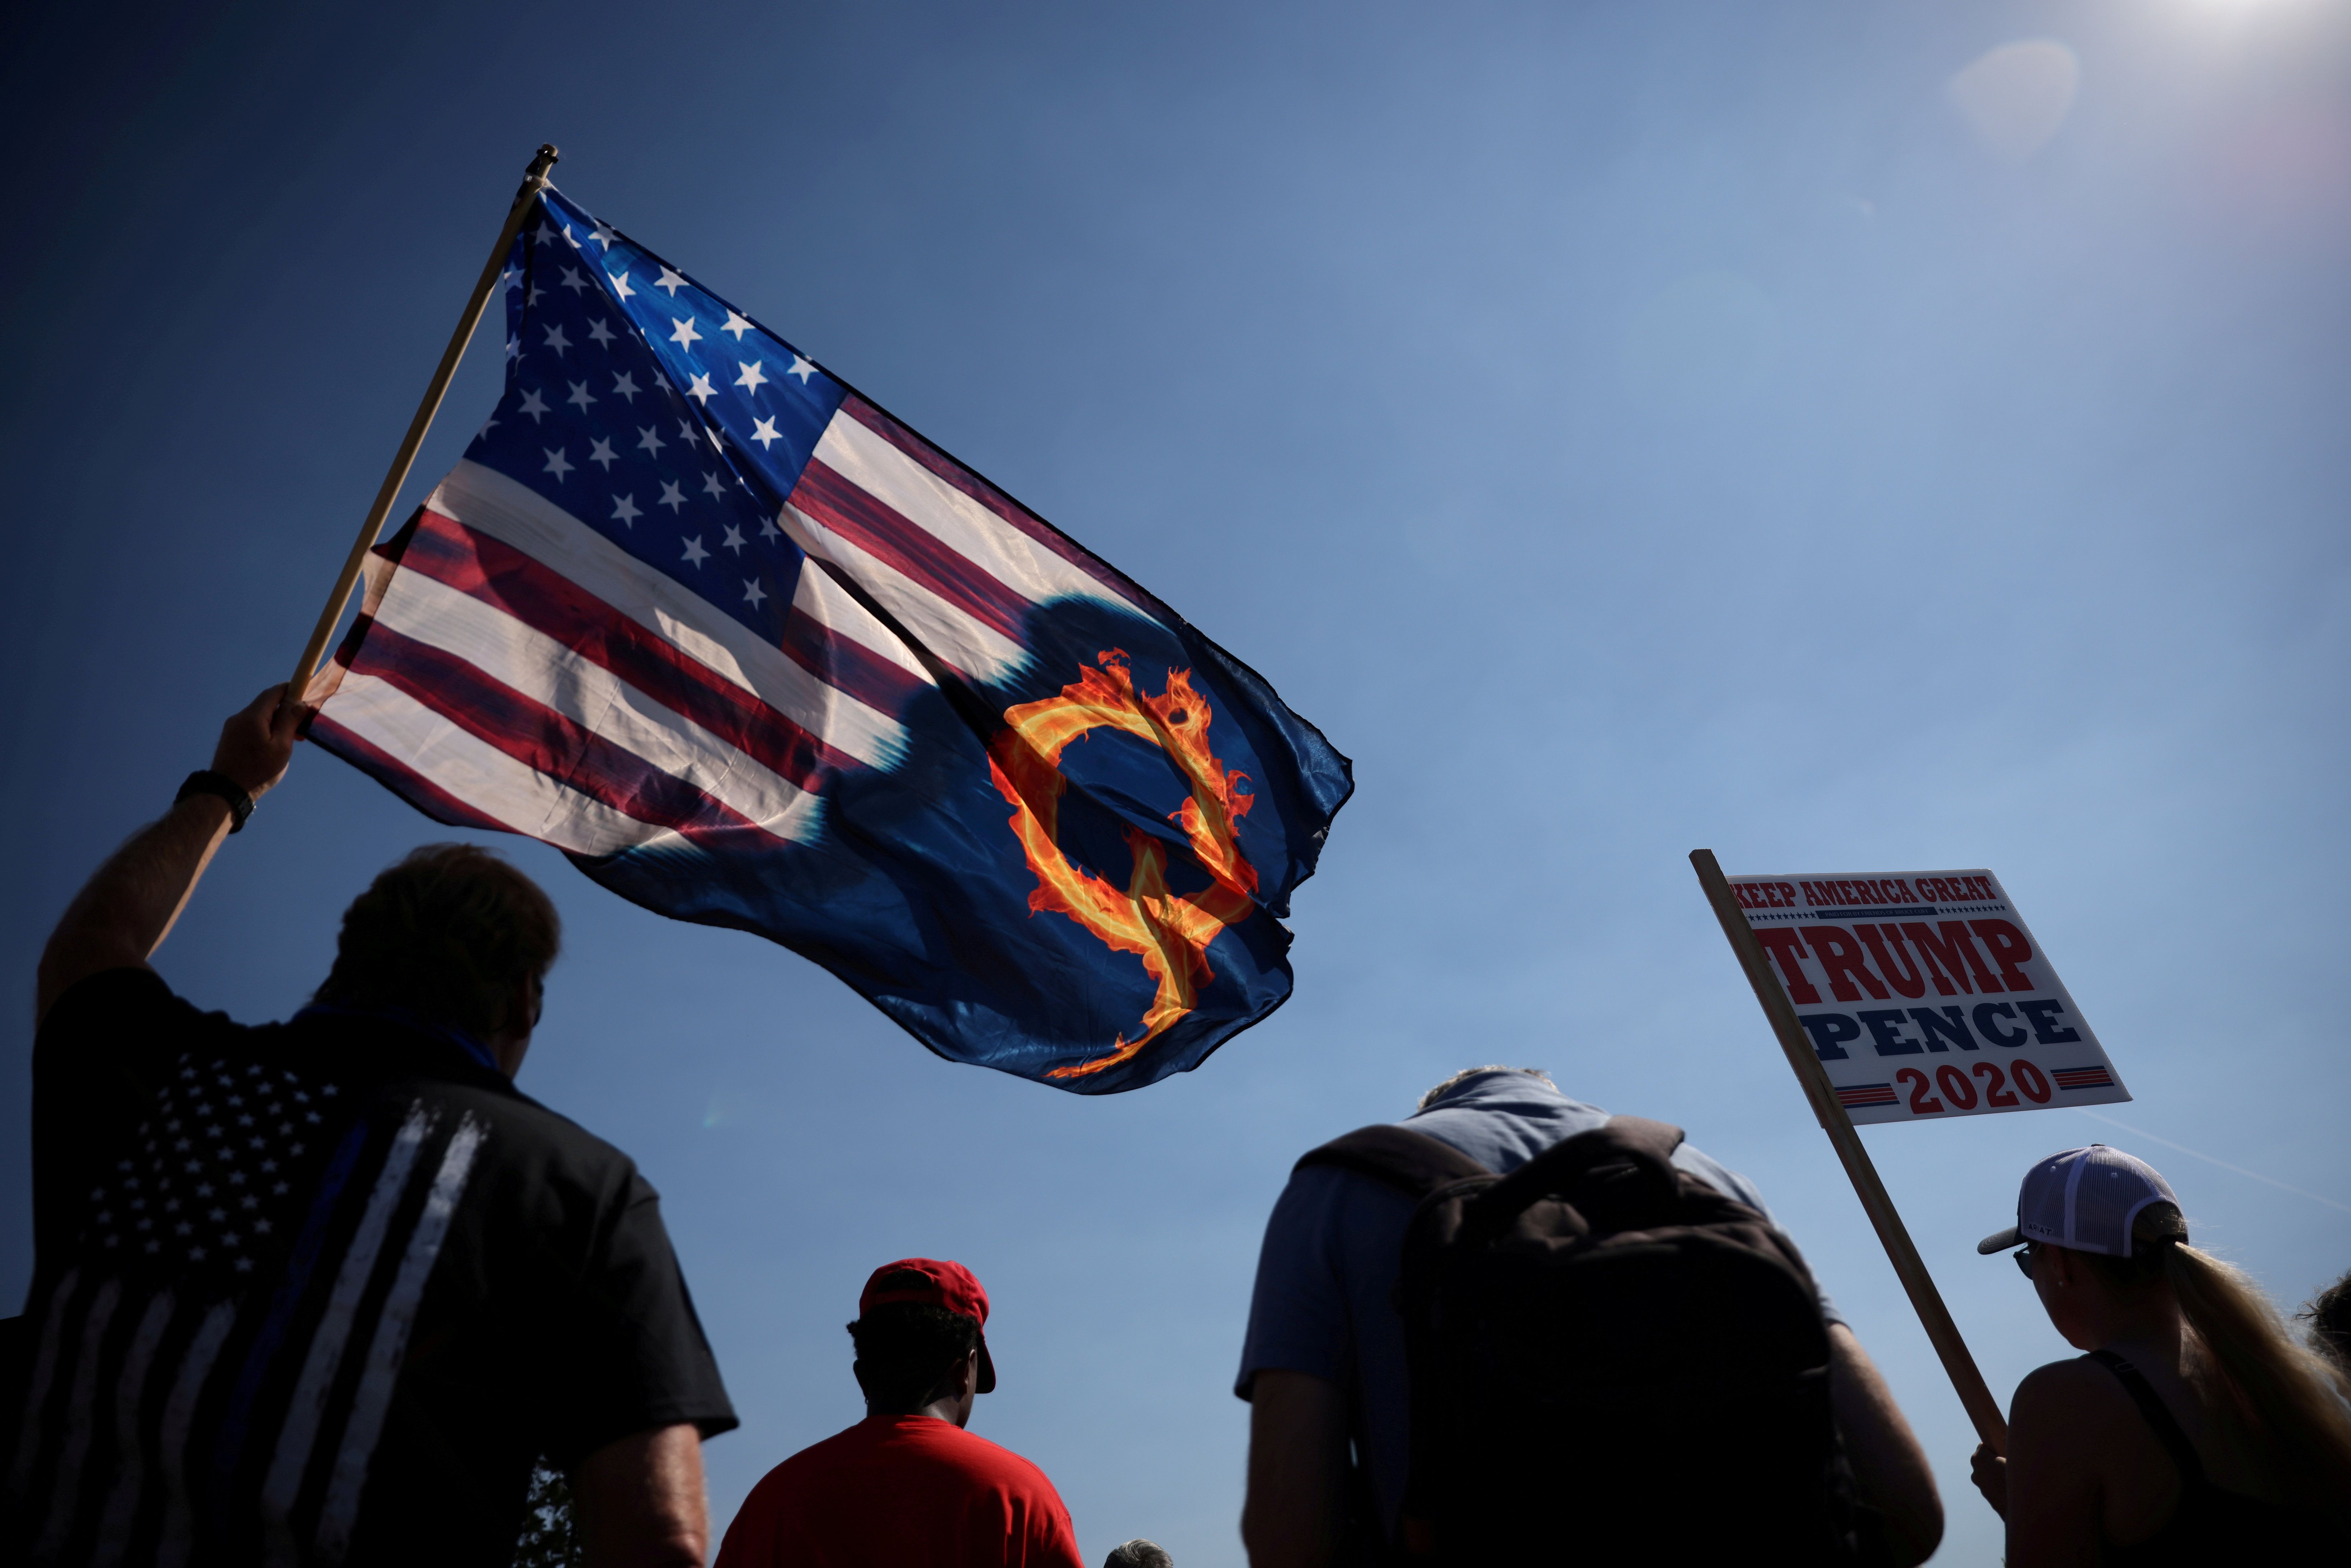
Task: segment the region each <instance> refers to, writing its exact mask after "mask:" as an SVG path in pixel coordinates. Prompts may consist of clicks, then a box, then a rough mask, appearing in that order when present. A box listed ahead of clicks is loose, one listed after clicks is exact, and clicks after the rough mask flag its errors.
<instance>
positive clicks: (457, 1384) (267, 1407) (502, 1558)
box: [0, 969, 736, 1563]
mask: <svg viewBox="0 0 2351 1568" xmlns="http://www.w3.org/2000/svg"><path fill="white" fill-rule="evenodd" d="M33 1081H34V1100H33V1107H34V1113H33V1123H34V1130H33V1203H34V1224H35V1247H36V1252H37V1265H36V1271H35V1276H34V1282H33V1291H32V1294H31V1297H30V1299H29V1301H28V1305H27V1309H26V1322H25V1325H24V1329H25V1356H26V1364H25V1368H24V1372H23V1378H24V1382H23V1396H24V1397H23V1407H22V1413H21V1416H18V1418H17V1419H16V1420H14V1421H12V1422H10V1423H9V1425H8V1427H7V1428H6V1429H5V1431H0V1441H5V1442H8V1443H9V1444H10V1446H11V1448H13V1452H12V1453H11V1455H10V1457H9V1459H8V1463H7V1472H6V1475H5V1495H6V1498H7V1515H6V1526H5V1528H6V1530H7V1531H8V1535H7V1537H6V1538H5V1540H0V1544H9V1543H11V1542H13V1546H12V1549H11V1550H10V1551H9V1552H0V1555H8V1556H12V1557H13V1558H14V1560H16V1561H30V1562H57V1563H85V1562H121V1563H206V1562H212V1561H235V1562H241V1563H337V1562H342V1563H421V1562H428V1561H429V1562H432V1563H506V1562H507V1561H509V1560H510V1559H511V1556H512V1553H513V1550H514V1542H515V1537H516V1533H517V1529H518V1527H519V1524H520V1521H521V1515H522V1506H523V1500H524V1497H525V1494H526V1490H527V1488H528V1479H529V1473H530V1469H531V1465H532V1462H533V1460H534V1459H535V1458H538V1456H540V1455H542V1454H543V1455H545V1456H547V1457H548V1458H549V1459H550V1460H551V1461H552V1462H553V1463H554V1464H556V1465H557V1466H558V1467H559V1468H562V1469H569V1468H570V1467H571V1466H573V1465H575V1464H577V1463H578V1461H579V1460H580V1459H581V1458H584V1457H585V1456H586V1455H588V1454H590V1453H591V1452H593V1451H594V1450H595V1449H597V1448H601V1447H602V1446H603V1445H605V1444H607V1443H609V1442H611V1441H613V1440H614V1439H616V1438H620V1437H627V1436H629V1435H631V1434H632V1433H636V1432H642V1431H644V1430H647V1429H648V1428H652V1427H664V1426H669V1425H672V1424H674V1423H677V1422H684V1421H691V1422H694V1423H695V1424H696V1425H697V1426H698V1427H700V1428H701V1429H702V1431H703V1433H704V1434H705V1436H707V1435H709V1434H712V1433H716V1432H721V1431H725V1430H726V1429H727V1428H729V1427H733V1426H734V1425H736V1421H735V1416H734V1412H733V1410H732V1409H731V1408H730V1407H729V1406H728V1404H727V1401H726V1390H725V1389H724V1387H722V1386H721V1385H720V1383H719V1379H718V1370H717V1367H716V1364H715V1363H714V1362H713V1360H712V1358H711V1354H710V1348H709V1345H708V1343H707V1342H706V1341H705V1339H704V1337H703V1333H702V1326H701V1324H700V1322H697V1321H696V1319H695V1313H694V1304H693V1301H691V1300H690V1299H689V1297H688V1296H687V1294H686V1289H685V1281H684V1279H683V1278H682V1277H681V1276H680V1274H679V1272H678V1268H677V1261H676V1259H675V1257H674V1255H673V1254H672V1252H671V1250H670V1245H669V1238H668V1236H667V1234H666V1233H665V1232H664V1229H663V1228H662V1222H661V1213H660V1207H659V1199H658V1198H657V1197H656V1196H655V1194H654V1192H653V1188H652V1187H651V1186H647V1185H646V1183H645V1181H644V1178H643V1177H642V1176H639V1175H638V1174H637V1171H636V1167H635V1166H633V1165H632V1164H631V1163H630V1161H629V1160H628V1158H627V1157H626V1156H625V1155H622V1154H621V1153H620V1152H619V1151H618V1150H616V1149H614V1148H612V1147H611V1145H607V1144H605V1143H603V1142H602V1141H601V1140H600V1139H597V1138H595V1137H592V1136H590V1134H587V1133H585V1132H583V1131H582V1130H580V1128H579V1127H577V1126H575V1125H573V1124H571V1123H570V1122H568V1121H566V1120H565V1119H564V1118H562V1117H561V1116H559V1115H557V1114H555V1113H553V1112H551V1111H549V1110H548V1109H547V1108H546V1107H544V1106H542V1105H540V1104H538V1103H537V1102H535V1101H533V1100H531V1099H530V1098H529V1097H528V1096H527V1095H524V1094H522V1093H520V1092H517V1090H516V1089H515V1087H514V1086H513V1084H512V1083H510V1082H507V1079H506V1077H505V1076H504V1075H503V1074H501V1073H499V1072H497V1071H493V1070H491V1069H488V1068H486V1067H483V1066H481V1065H480V1064H479V1063H478V1062H476V1061H473V1060H472V1059H471V1058H470V1057H469V1055H468V1054H467V1052H466V1051H465V1049H464V1048H463V1047H462V1046H461V1045H459V1044H458V1043H456V1042H455V1041H454V1040H449V1039H445V1038H442V1037H439V1036H437V1035H435V1034H434V1033H433V1032H431V1031H430V1030H424V1029H422V1028H418V1027H414V1026H412V1025H407V1024H403V1023H401V1022H396V1021H393V1020H391V1019H381V1018H371V1017H351V1016H348V1015H340V1016H335V1015H319V1014H308V1015H303V1016H300V1017H298V1018H296V1019H294V1020H293V1021H291V1022H289V1023H285V1024H265V1025H262V1026H260V1027H257V1028H246V1027H245V1026H242V1025H239V1024H235V1023H233V1022H231V1021H230V1020H229V1019H228V1018H227V1017H226V1016H225V1015H224V1014H221V1013H202V1012H199V1011H197V1010H196V1009H195V1008H193V1007H192V1006H191V1005H189V1004H188V1003H187V1002H185V1001H183V1000H182V999H180V998H178V997H175V996H173V995H172V992H171V989H170V988H168V987H166V986H165V985H164V984H163V982H162V980H161V979H160V978H158V977H156V976H155V975H154V974H152V972H150V971H148V970H146V969H116V970H110V971H109V972H107V973H104V974H100V975H95V976H92V977H89V978H88V979H85V980H83V981H82V982H80V983H79V984H78V985H76V986H75V987H73V988H71V989H70V990H68V992H66V994H65V995H64V996H63V997H61V998H58V999H57V1003H56V1005H55V1006H54V1007H53V1008H52V1009H50V1011H49V1014H48V1016H47V1019H45V1020H44V1021H43V1023H42V1026H41V1030H40V1033H39V1035H38V1037H37V1040H36V1041H35V1044H34V1055H33Z"/></svg>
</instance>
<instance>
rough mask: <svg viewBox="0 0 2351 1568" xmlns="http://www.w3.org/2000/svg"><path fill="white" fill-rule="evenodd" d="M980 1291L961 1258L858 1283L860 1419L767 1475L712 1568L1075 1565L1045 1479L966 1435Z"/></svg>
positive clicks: (902, 1266)
mask: <svg viewBox="0 0 2351 1568" xmlns="http://www.w3.org/2000/svg"><path fill="white" fill-rule="evenodd" d="M986 1326H987V1291H984V1290H982V1289H980V1286H979V1281H977V1280H976V1279H974V1278H973V1277H972V1273H971V1270H968V1269H967V1268H965V1267H964V1266H963V1265H962V1264H960V1263H943V1262H940V1261H938V1260H935V1259H931V1258H906V1259H902V1260H899V1261H897V1262H895V1263H885V1264H883V1266H882V1267H881V1268H879V1269H876V1270H874V1271H873V1277H872V1279H870V1280H868V1281H865V1291H864V1293H863V1294H862V1295H861V1296H859V1297H858V1299H857V1321H856V1322H853V1323H852V1324H850V1325H849V1334H850V1337H851V1338H852V1339H853V1340H854V1341H856V1343H857V1362H856V1364H855V1366H854V1368H853V1370H854V1371H855V1372H856V1374H857V1385H858V1386H859V1387H860V1388H862V1389H863V1390H864V1391H865V1419H864V1420H862V1421H860V1422H859V1423H857V1425H856V1426H854V1427H850V1428H849V1430H847V1431H845V1432H840V1433H836V1434H834V1435H833V1436H832V1437H827V1438H826V1439H825V1440H824V1441H823V1442H821V1443H819V1444H817V1445H816V1446H815V1447H813V1448H802V1449H801V1450H800V1451H799V1453H797V1454H794V1455H793V1456H792V1457H791V1458H789V1459H786V1460H785V1461H784V1462H783V1463H782V1464H780V1465H778V1466H777V1467H776V1468H775V1469H772V1470H769V1471H768V1473H767V1475H766V1477H765V1478H764V1479H761V1480H760V1482H759V1484H758V1486H756V1487H753V1488H752V1489H751V1495H750V1496H749V1497H747V1498H746V1499H744V1500H743V1507H742V1509H741V1511H739V1512H737V1514H736V1515H735V1522H734V1523H733V1524H730V1525H728V1526H727V1527H726V1543H725V1544H724V1545H722V1546H720V1547H719V1549H718V1562H717V1563H716V1565H715V1568H1083V1564H1082V1563H1081V1562H1080V1561H1079V1558H1078V1539H1077V1535H1076V1532H1075V1531H1072V1530H1071V1528H1070V1511H1069V1510H1068V1509H1067V1508H1065V1507H1063V1506H1062V1504H1061V1494H1060V1493H1059V1492H1056V1491H1055V1490H1053V1483H1052V1482H1051V1481H1050V1480H1047V1479H1045V1472H1044V1471H1042V1470H1040V1469H1038V1468H1037V1467H1036V1466H1034V1465H1032V1464H1030V1463H1029V1461H1028V1460H1026V1459H1024V1458H1021V1457H1020V1456H1019V1455H1018V1454H1016V1453H1013V1452H1012V1451H1011V1450H1010V1449H1008V1448H998V1447H997V1446H996V1445H995V1444H994V1443H991V1442H989V1441H988V1440H987V1438H985V1437H974V1436H973V1435H972V1434H971V1433H969V1432H967V1431H965V1430H964V1427H966V1426H967V1425H968V1424H969V1423H970V1421H971V1407H972V1405H973V1403H974V1401H975V1400H977V1397H978V1396H980V1395H982V1394H986V1393H987V1392H989V1391H990V1390H992V1389H993V1388H995V1386H996V1364H995V1362H994V1361H992V1360H990V1359H989V1357H988V1354H987V1337H986V1335H985V1334H984V1333H983V1332H982V1331H983V1330H984V1329H985V1327H986Z"/></svg>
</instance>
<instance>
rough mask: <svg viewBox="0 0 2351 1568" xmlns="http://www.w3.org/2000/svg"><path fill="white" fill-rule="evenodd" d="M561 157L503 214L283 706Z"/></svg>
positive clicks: (306, 680)
mask: <svg viewBox="0 0 2351 1568" xmlns="http://www.w3.org/2000/svg"><path fill="white" fill-rule="evenodd" d="M559 156H561V154H559V152H556V150H555V147H554V144H553V143H551V142H549V143H548V144H545V145H543V146H541V147H540V148H539V150H538V157H536V158H533V159H532V160H531V161H530V167H529V168H528V170H527V171H525V172H524V174H523V182H522V189H521V190H519V191H517V192H516V193H515V199H514V206H513V207H512V208H511V209H509V210H508V211H507V222H506V227H504V228H502V229H500V230H499V231H498V243H497V246H496V248H494V249H493V250H492V251H491V252H490V259H489V262H488V264H487V265H486V266H485V267H483V268H482V277H481V281H479V282H478V283H475V285H474V297H473V298H471V299H468V300H467V301H465V316H464V317H463V318H462V319H459V321H458V322H457V330H456V332H455V334H454V335H452V336H451V338H450V339H449V346H448V347H447V348H446V349H444V350H442V352H441V363H440V366H439V367H438V368H437V369H435V370H434V372H433V382H432V384H431V385H430V386H428V387H426V388H425V389H424V401H423V402H421V403H419V404H418V405H417V408H416V417H415V418H414V419H412V420H410V421H409V422H408V434H407V435H406V436H405V437H404V438H402V441H401V444H400V450H399V451H398V452H397V453H395V454H393V455H392V470H391V472H390V473H387V474H386V475H385V476H383V486H382V488H381V489H379V490H378V491H376V493H375V505H373V506H372V507H369V508H368V514H367V521H366V522H364V523H361V524H360V537H359V538H357V539H356V540H354V541H353V542H352V544H351V553H350V557H349V558H348V559H345V560H344V562H343V571H342V575H341V576H340V577H338V578H337V579H335V591H333V592H332V593H330V594H329V595H328V596H327V608H326V610H325V611H324V612H322V613H321V614H320V615H319V624H318V626H317V627H316V628H315V629H314V630H313V631H312V632H311V633H310V641H309V642H308V643H306V644H304V646H303V649H302V662H301V663H300V664H296V665H295V666H294V679H293V680H292V681H291V682H289V683H287V687H286V706H300V705H301V701H302V694H303V693H304V692H305V691H306V690H308V687H309V685H310V676H311V675H312V674H314V673H316V672H317V670H318V668H319V656H320V655H322V654H323V653H326V651H327V639H328V638H329V637H331V636H333V635H334V634H335V624H336V622H340V620H342V618H343V607H344V606H345V605H347V604H349V603H350V601H351V589H352V587H353V586H354V585H356V584H357V583H358V581H359V580H360V570H361V569H362V568H364V567H365V566H366V565H367V553H368V551H369V550H371V549H374V548H375V538H376V535H377V534H379V533H381V532H382V531H383V519H384V518H385V517H387V516H389V515H390V514H391V511H392V501H393V500H394V499H395V498H397V497H398V496H399V495H400V487H401V486H402V485H404V484H406V483H407V482H408V470H409V468H410V467H411V465H413V464H414V463H415V461H416V452H417V448H419V447H421V446H423V444H424V433H425V432H426V431H428V430H430V429H432V428H433V416H434V414H435V413H439V412H440V411H441V400H442V399H443V398H444V397H445V396H447V395H448V392H449V382H450V381H451V380H452V379H454V378H455V375H456V374H457V361H460V360H462V359H464V358H465V345H466V344H467V343H468V342H470V341H471V340H473V336H474V329H475V327H477V326H479V325H480V324H481V320H482V312H483V311H484V310H485V309H486V308H488V307H489V303H490V291H491V290H492V289H494V288H496V287H497V282H498V274H499V273H500V272H501V271H502V270H504V268H505V267H506V261H507V249H508V248H509V247H510V246H513V244H514V238H515V235H516V234H517V233H518V232H519V231H520V230H521V228H522V220H523V214H525V213H526V212H527V211H528V210H529V207H530V199H531V198H532V197H533V196H536V195H537V194H538V193H539V192H541V191H543V190H545V189H546V188H547V185H548V179H547V176H548V172H549V171H550V170H552V169H553V168H554V167H555V161H556V159H557V158H559Z"/></svg>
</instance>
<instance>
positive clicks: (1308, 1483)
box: [1241, 1368, 1347, 1568]
mask: <svg viewBox="0 0 2351 1568" xmlns="http://www.w3.org/2000/svg"><path fill="white" fill-rule="evenodd" d="M1346 1502H1347V1400H1346V1395H1345V1392H1344V1391H1343V1389H1341V1388H1340V1386H1339V1385H1337V1384H1335V1383H1332V1382H1331V1381H1330V1380H1329V1379H1327V1378H1322V1377H1316V1376H1314V1375H1311V1373H1304V1372H1284V1371H1280V1370H1277V1369H1273V1368H1268V1369H1266V1370H1264V1371H1260V1372H1259V1374H1258V1375H1257V1379H1256V1383H1255V1385H1253V1387H1252V1388H1251V1390H1250V1394H1249V1497H1248V1500H1246V1501H1245V1502H1243V1503H1242V1505H1241V1543H1242V1545H1244V1546H1246V1547H1247V1548H1248V1549H1249V1564H1250V1568H1326V1565H1327V1564H1328V1563H1330V1562H1331V1560H1332V1556H1333V1554H1334V1553H1336V1552H1337V1551H1338V1550H1339V1536H1340V1532H1341V1531H1342V1530H1343V1528H1344V1525H1345V1520H1346Z"/></svg>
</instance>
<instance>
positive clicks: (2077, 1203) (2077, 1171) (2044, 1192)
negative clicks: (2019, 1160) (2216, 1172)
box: [1976, 1144, 2179, 1258]
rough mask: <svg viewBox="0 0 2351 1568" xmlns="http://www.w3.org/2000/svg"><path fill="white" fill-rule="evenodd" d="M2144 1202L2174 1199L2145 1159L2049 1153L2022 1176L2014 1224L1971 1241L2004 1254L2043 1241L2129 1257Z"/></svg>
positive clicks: (2095, 1150) (2110, 1152)
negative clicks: (2133, 1228) (2134, 1224)
mask: <svg viewBox="0 0 2351 1568" xmlns="http://www.w3.org/2000/svg"><path fill="white" fill-rule="evenodd" d="M2150 1203H2168V1204H2170V1205H2172V1206H2173V1207H2178V1206H2179V1197H2177V1196H2175V1195H2174V1194H2173V1192H2172V1190H2171V1184H2170V1183H2168V1182H2167V1181H2165V1180H2164V1179H2163V1177H2162V1176H2160V1175H2158V1174H2157V1171H2156V1168H2155V1167H2154V1166H2151V1165H2148V1164H2147V1162H2146V1161H2145V1160H2142V1159H2135V1158H2133V1157H2132V1156H2131V1155H2126V1154H2125V1153H2123V1152H2122V1151H2121V1150H2120V1149H2110V1148H2108V1147H2106V1145H2104V1144H2092V1145H2090V1146H2089V1147H2088V1148H2086V1149H2067V1150H2066V1151H2065V1152H2064V1154H2062V1155H2050V1156H2049V1157H2048V1158H2047V1159H2045V1160H2043V1161H2042V1162H2041V1163H2040V1164H2039V1165H2037V1166H2033V1167H2032V1169H2031V1170H2029V1171H2027V1172H2025V1173H2024V1185H2023V1186H2022V1187H2021V1188H2019V1189H2018V1191H2017V1195H2016V1223H2015V1224H2014V1225H2012V1226H2011V1227H2009V1228H2007V1229H2006V1230H2002V1231H1999V1232H1997V1233H1995V1234H1993V1235H1991V1236H1987V1237H1985V1238H1984V1239H1982V1240H1981V1241H1979V1242H1977V1243H1976V1250H1977V1251H1979V1252H2005V1251H2007V1250H2008V1249H2010V1248H2011V1247H2014V1246H2017V1245H2019V1244H2021V1243H2022V1242H2026V1241H2047V1242H2052V1243H2053V1244H2054V1245H2056V1246H2059V1247H2071V1248H2073V1249H2074V1250H2075V1251H2077V1252H2103V1253H2105V1254H2106V1255H2107V1256H2108V1257H2110V1258H2127V1257H2129V1256H2130V1249H2131V1244H2130V1237H2131V1221H2133V1220H2135V1219H2137V1218H2138V1211H2139V1210H2140V1209H2142V1208H2145V1207H2147V1205H2148V1204H2150Z"/></svg>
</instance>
